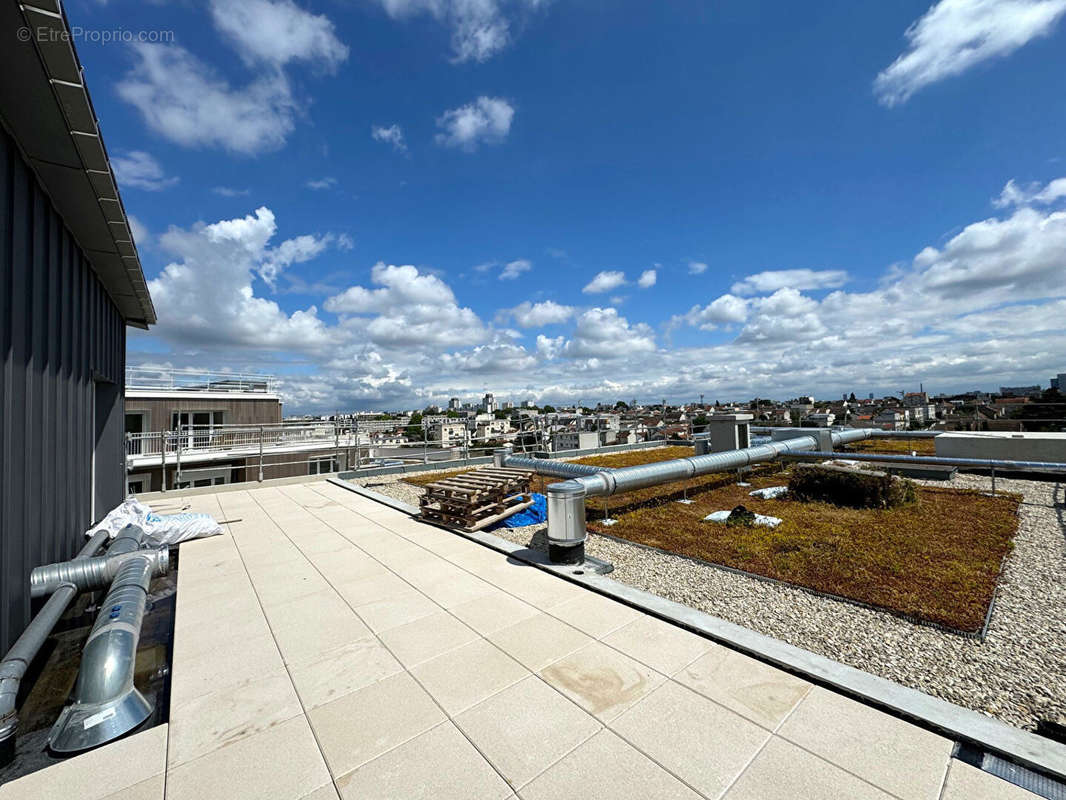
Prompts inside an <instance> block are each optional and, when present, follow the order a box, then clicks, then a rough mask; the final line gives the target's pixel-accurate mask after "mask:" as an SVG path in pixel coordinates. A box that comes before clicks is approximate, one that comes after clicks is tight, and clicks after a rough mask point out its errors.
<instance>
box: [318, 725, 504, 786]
mask: <svg viewBox="0 0 1066 800" xmlns="http://www.w3.org/2000/svg"><path fill="white" fill-rule="evenodd" d="M337 785H338V786H339V787H340V790H341V797H343V798H344V800H398V799H399V798H402V799H403V800H467V799H468V798H478V800H482V799H483V800H503V798H506V797H509V796H510V795H511V789H510V787H509V786H508V785H507V784H506V783H504V781H503V779H502V778H501V777H500V776H499V774H497V772H496V771H495V770H494V769H493V768H492V767H491V766H490V765H489V763H488V762H487V761H485V759H484V758H482V757H481V754H480V753H478V751H477V750H475V749H474V747H473V746H471V744H470V742H469V741H467V739H466V737H465V736H463V734H462V733H460V732H459V730H458V729H457V728H456V727H455V726H454V725H453V724H452V723H451V722H445V723H443V724H441V725H438V726H437V727H435V728H433V729H432V730H430V731H427V732H426V733H423V734H422V735H420V736H418V737H416V738H414V739H412V740H411V741H409V742H407V743H406V744H402V745H400V746H399V747H397V748H396V749H394V750H391V751H389V752H388V753H385V755H383V756H381V757H379V758H376V759H374V760H373V761H371V762H369V763H368V764H364V765H363V766H362V767H360V768H359V769H357V770H355V771H354V772H349V773H348V774H347V775H343V776H342V777H340V778H339V779H338V780H337Z"/></svg>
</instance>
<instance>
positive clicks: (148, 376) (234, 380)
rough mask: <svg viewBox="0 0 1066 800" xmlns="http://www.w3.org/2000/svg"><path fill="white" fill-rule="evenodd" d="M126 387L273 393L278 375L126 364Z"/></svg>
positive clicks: (161, 389) (182, 390) (185, 390)
mask: <svg viewBox="0 0 1066 800" xmlns="http://www.w3.org/2000/svg"><path fill="white" fill-rule="evenodd" d="M126 388H127V389H134V390H136V389H142V390H152V391H173V392H254V393H257V394H260V393H261V394H273V393H274V392H275V389H276V388H277V379H276V378H275V377H274V376H273V375H260V374H257V373H247V372H207V371H204V370H194V369H162V368H159V369H156V368H153V367H126Z"/></svg>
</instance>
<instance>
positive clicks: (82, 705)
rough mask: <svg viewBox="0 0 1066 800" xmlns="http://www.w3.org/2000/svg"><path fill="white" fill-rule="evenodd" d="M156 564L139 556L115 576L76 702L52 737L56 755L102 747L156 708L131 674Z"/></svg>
mask: <svg viewBox="0 0 1066 800" xmlns="http://www.w3.org/2000/svg"><path fill="white" fill-rule="evenodd" d="M153 564H154V560H153V557H152V554H151V553H147V552H144V553H135V554H134V555H133V556H131V557H130V558H129V559H127V560H126V561H124V562H123V564H122V566H121V567H120V568H119V570H118V573H117V574H116V575H115V580H114V582H112V584H111V588H110V590H108V593H107V596H106V597H105V598H104V602H103V605H102V607H101V610H100V613H99V615H98V616H97V618H96V623H95V624H94V625H93V628H92V631H91V632H90V633H89V639H88V641H87V642H86V643H85V649H84V650H83V651H82V657H81V668H80V669H79V671H78V680H77V683H76V684H75V686H74V695H73V696H74V703H73V704H72V705H69V706H67V707H66V708H64V709H63V712H62V713H61V714H60V715H59V719H57V720H56V723H55V725H54V726H53V727H52V731H51V733H50V734H49V736H48V746H49V747H50V748H51V749H52V750H53V751H55V752H57V753H72V752H77V751H79V750H85V749H87V748H90V747H96V746H97V745H101V744H104V743H105V742H109V741H111V740H112V739H115V738H117V737H119V736H121V735H123V734H124V733H127V732H129V731H131V730H133V729H134V728H136V727H137V726H138V725H140V724H141V723H142V722H144V720H146V719H147V718H148V716H149V715H150V714H151V713H152V709H153V706H152V704H151V703H149V702H148V700H147V699H145V697H144V695H142V694H141V693H140V692H139V691H138V690H137V688H136V687H135V686H134V685H133V673H134V667H135V666H136V659H137V643H138V641H139V640H140V636H141V622H142V621H143V619H144V609H145V605H146V603H147V597H148V585H149V583H150V582H151V580H152V571H153Z"/></svg>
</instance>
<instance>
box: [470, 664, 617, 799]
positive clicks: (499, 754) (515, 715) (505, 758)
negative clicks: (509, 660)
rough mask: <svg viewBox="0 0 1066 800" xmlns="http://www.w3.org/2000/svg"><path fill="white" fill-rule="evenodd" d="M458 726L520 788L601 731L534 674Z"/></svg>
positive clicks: (472, 712)
mask: <svg viewBox="0 0 1066 800" xmlns="http://www.w3.org/2000/svg"><path fill="white" fill-rule="evenodd" d="M454 721H455V723H456V724H457V725H458V726H459V727H460V728H462V730H463V732H464V733H465V734H466V735H467V736H468V737H470V740H471V741H472V742H473V743H474V744H475V746H476V747H477V748H478V749H479V750H480V751H481V752H482V753H483V754H484V755H485V756H486V757H487V758H488V759H489V761H490V762H492V764H493V766H494V767H496V769H497V770H499V772H500V773H501V774H502V775H503V776H504V778H506V779H507V781H508V783H510V784H511V785H512V786H514V787H515V788H518V787H520V786H522V785H523V784H525V783H527V782H529V781H530V780H531V779H532V778H534V777H535V776H536V775H538V774H539V773H540V772H542V771H543V770H545V769H547V768H548V767H549V766H551V765H552V764H554V763H555V762H556V761H558V760H559V759H560V758H562V757H563V756H564V755H566V754H567V753H568V752H569V751H570V750H572V749H573V748H575V747H577V745H579V744H581V742H583V741H585V740H586V739H588V738H589V737H590V736H592V735H593V734H594V733H596V732H597V731H598V730H600V724H599V723H598V722H597V721H596V720H595V718H593V717H591V716H589V715H588V714H586V713H585V712H584V711H582V710H581V709H580V708H578V707H577V706H576V705H574V704H573V703H571V702H570V701H569V700H567V699H566V698H565V697H563V696H562V695H561V694H559V693H558V692H556V691H555V690H554V689H552V688H551V687H550V686H548V684H546V683H544V681H542V680H541V679H540V678H538V677H536V676H535V675H532V676H530V677H528V678H526V679H525V680H523V681H520V682H519V683H516V684H515V685H514V686H511V687H509V688H507V689H504V690H503V691H502V692H500V693H499V694H495V695H493V696H492V697H490V698H489V699H488V700H485V701H484V702H482V703H479V704H478V705H476V706H474V707H473V708H471V709H469V710H467V711H465V712H463V713H462V714H460V715H459V716H457V717H456V718H455V720H454Z"/></svg>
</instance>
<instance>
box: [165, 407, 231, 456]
mask: <svg viewBox="0 0 1066 800" xmlns="http://www.w3.org/2000/svg"><path fill="white" fill-rule="evenodd" d="M224 415H225V412H224V411H174V412H172V413H171V415H170V429H171V430H174V431H176V430H178V429H179V428H180V429H181V430H183V431H185V432H186V433H187V436H186V437H185V438H183V439H182V443H181V444H182V447H189V448H191V447H207V446H208V445H209V444H211V431H212V430H213V429H214V428H217V427H218V426H220V425H222V420H223V417H224Z"/></svg>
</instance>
